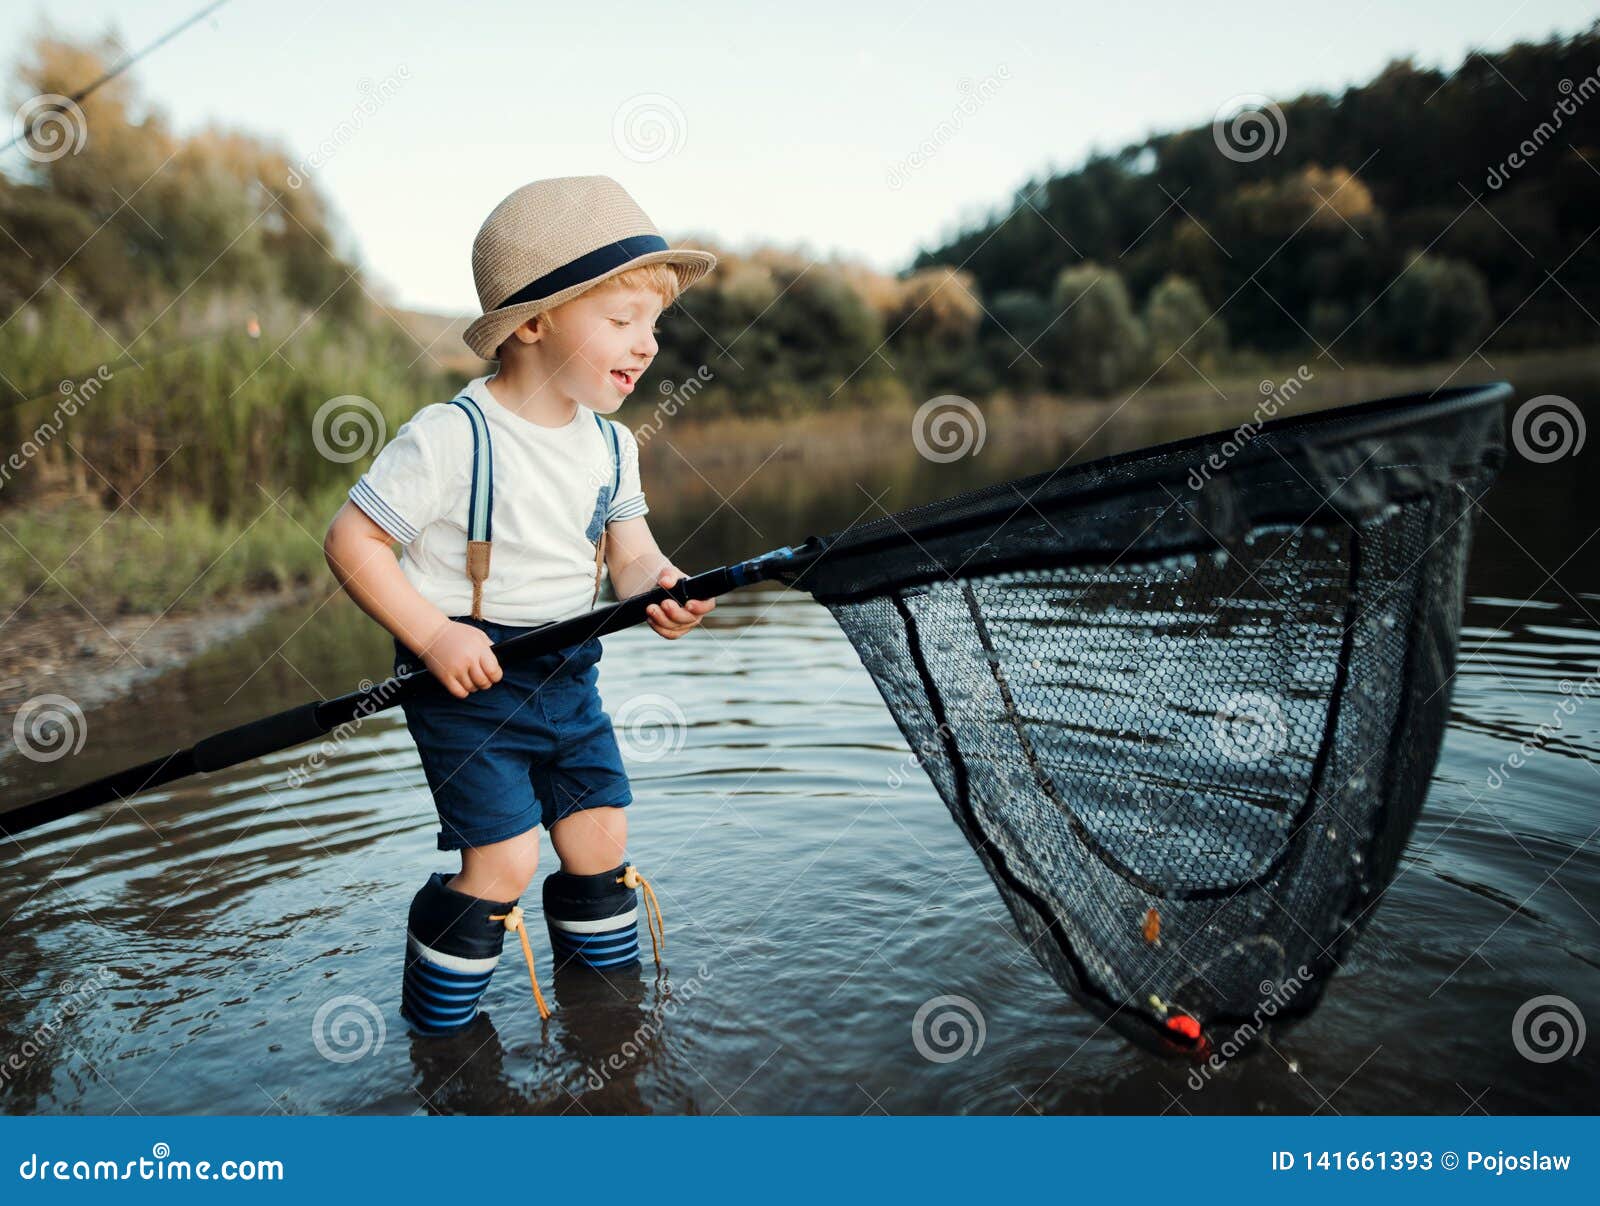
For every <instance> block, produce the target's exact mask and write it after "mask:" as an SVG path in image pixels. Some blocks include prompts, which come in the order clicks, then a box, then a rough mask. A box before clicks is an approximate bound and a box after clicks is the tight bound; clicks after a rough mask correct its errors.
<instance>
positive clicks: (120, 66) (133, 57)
mask: <svg viewBox="0 0 1600 1206" xmlns="http://www.w3.org/2000/svg"><path fill="white" fill-rule="evenodd" d="M226 3H228V0H216V2H215V3H214V4H208V5H206V7H205V8H203V9H201V10H200V11H199V12H197V13H195V14H194V15H193V16H192V17H190V18H189V19H188V20H187V21H184V22H183V23H182V24H181V25H177V26H174V27H173V28H172V29H169V30H168V31H167V32H166V33H164V34H162V35H161V36H160V37H159V38H157V39H156V40H155V41H154V42H152V43H150V45H148V46H146V47H145V48H144V49H143V50H141V51H139V52H138V53H137V54H130V55H124V56H123V59H122V61H121V62H120V63H117V64H115V65H114V66H112V67H110V68H108V69H107V70H106V71H105V72H104V73H103V74H102V75H101V76H100V78H99V79H97V80H95V81H94V82H93V83H91V84H87V85H85V86H84V87H82V88H79V89H78V90H77V91H76V92H74V93H73V94H72V95H71V96H69V97H67V98H66V100H67V103H68V104H69V105H76V104H78V102H79V101H82V100H87V99H88V97H89V95H90V94H91V93H93V92H95V91H97V90H98V89H100V88H101V87H103V86H104V85H106V84H109V83H110V82H111V81H112V80H114V79H116V78H117V77H118V76H119V75H121V74H122V73H123V72H124V71H126V70H127V69H128V68H129V67H132V66H133V65H134V64H135V63H137V62H138V61H139V60H140V59H142V58H144V57H145V55H147V54H149V53H151V52H152V51H154V50H158V49H160V48H161V47H162V46H165V45H166V44H167V43H168V42H170V41H172V39H173V38H175V37H177V36H178V35H179V34H181V33H182V32H183V31H184V30H186V29H188V28H189V27H190V26H191V25H193V24H195V23H196V22H197V21H201V20H204V19H205V18H206V17H208V16H210V15H211V14H212V13H214V12H216V11H217V9H219V8H221V7H222V6H223V5H224V4H226ZM42 117H43V114H39V115H36V117H35V120H34V121H33V122H31V123H29V124H28V125H27V127H26V128H24V129H23V131H22V132H21V133H20V134H17V135H16V136H15V137H13V138H12V139H11V141H10V142H8V143H6V144H5V146H3V147H0V154H3V153H4V152H6V151H9V150H10V149H11V148H12V147H14V146H16V145H17V143H19V142H21V141H23V139H25V138H26V139H32V137H33V132H34V128H35V126H36V125H37V124H38V121H39V120H40V119H42Z"/></svg>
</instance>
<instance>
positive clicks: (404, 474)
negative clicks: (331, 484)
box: [350, 403, 444, 544]
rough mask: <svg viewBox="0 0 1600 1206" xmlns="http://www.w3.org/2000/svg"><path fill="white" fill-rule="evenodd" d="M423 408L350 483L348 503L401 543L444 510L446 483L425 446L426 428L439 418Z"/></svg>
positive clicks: (409, 541) (410, 540) (416, 533)
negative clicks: (355, 480) (358, 508)
mask: <svg viewBox="0 0 1600 1206" xmlns="http://www.w3.org/2000/svg"><path fill="white" fill-rule="evenodd" d="M438 405H439V404H438V403H434V404H433V405H431V406H426V407H423V409H422V410H420V411H418V412H417V414H416V415H415V416H414V417H413V418H412V419H411V421H410V422H407V423H403V424H401V426H400V430H399V431H397V432H395V435H394V439H392V440H390V441H389V442H388V443H387V444H385V445H384V446H383V450H382V451H381V452H379V453H378V455H377V457H376V458H375V459H374V460H373V462H372V465H371V466H370V467H369V468H368V469H367V471H366V472H365V473H363V474H362V475H361V477H360V478H359V479H358V480H357V482H356V484H355V485H353V486H351V487H350V501H351V502H353V503H355V505H356V506H358V507H360V508H361V509H362V510H363V511H364V512H366V514H367V516H368V517H369V518H370V519H371V520H372V522H373V523H375V524H377V525H378V526H379V527H380V528H382V529H383V530H384V531H385V532H387V533H389V535H390V536H392V537H394V539H395V540H397V541H399V542H400V543H401V544H410V543H411V542H412V541H414V540H415V539H416V538H417V536H418V535H419V534H421V532H422V529H423V528H425V527H427V526H428V524H430V523H432V522H433V521H434V520H435V519H437V518H439V516H440V515H441V514H442V513H443V495H444V483H443V482H441V480H440V478H439V474H438V473H437V471H436V469H435V465H434V459H433V455H432V453H431V452H430V450H429V447H428V444H429V437H428V434H427V431H428V429H429V428H430V427H432V426H433V425H434V424H436V423H438V422H439V421H440V418H441V417H443V416H439V415H436V414H431V413H430V412H432V411H434V410H435V407H437V406H438Z"/></svg>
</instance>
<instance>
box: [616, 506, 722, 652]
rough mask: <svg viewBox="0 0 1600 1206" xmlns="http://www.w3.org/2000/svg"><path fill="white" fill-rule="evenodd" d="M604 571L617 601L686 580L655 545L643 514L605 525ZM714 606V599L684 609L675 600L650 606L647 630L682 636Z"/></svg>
mask: <svg viewBox="0 0 1600 1206" xmlns="http://www.w3.org/2000/svg"><path fill="white" fill-rule="evenodd" d="M606 569H607V570H609V571H610V573H611V589H612V591H613V592H615V594H616V596H617V598H619V599H627V598H630V597H631V596H633V595H641V594H643V593H644V592H645V591H647V590H651V589H653V588H654V587H656V586H658V585H659V586H671V585H672V584H673V583H674V582H676V581H677V580H678V579H679V578H682V577H686V575H685V574H684V572H683V571H682V570H681V569H679V568H678V567H677V566H675V565H673V564H672V560H671V558H669V557H668V556H667V555H666V554H665V553H663V552H662V551H661V549H660V547H659V546H658V545H657V544H656V538H655V537H654V536H652V535H651V534H650V524H649V523H648V522H647V521H646V520H645V517H644V516H643V515H638V516H635V517H634V518H633V519H616V520H613V521H612V522H611V523H609V524H607V525H606ZM716 605H717V601H716V600H715V599H690V600H689V604H688V606H687V607H686V606H684V605H683V604H681V603H679V602H677V601H676V600H674V599H668V600H667V601H666V602H665V603H664V604H662V603H652V604H651V605H650V608H649V611H648V616H649V620H650V627H652V628H654V629H655V630H656V631H657V632H658V633H660V634H661V635H662V636H664V637H678V636H682V635H683V634H684V633H685V632H687V631H689V629H691V628H693V627H694V626H695V625H696V624H698V623H699V622H700V617H701V616H703V615H705V614H706V612H708V611H710V610H712V608H714V607H716Z"/></svg>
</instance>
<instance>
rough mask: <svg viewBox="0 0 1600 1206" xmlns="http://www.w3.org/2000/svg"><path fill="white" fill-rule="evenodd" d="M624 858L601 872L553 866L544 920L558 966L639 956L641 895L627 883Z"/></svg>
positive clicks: (623, 962)
mask: <svg viewBox="0 0 1600 1206" xmlns="http://www.w3.org/2000/svg"><path fill="white" fill-rule="evenodd" d="M626 867H627V864H626V863H622V864H620V865H618V866H617V868H616V869H615V870H612V871H603V872H601V873H600V874H599V875H571V874H569V873H567V872H566V871H552V872H551V873H550V874H549V875H548V876H546V877H545V881H544V920H545V924H546V925H547V926H548V927H549V930H550V949H551V950H553V951H554V952H555V957H556V968H557V970H560V969H562V968H566V967H568V966H574V967H588V968H598V969H613V968H623V967H626V966H627V965H628V964H630V963H637V962H638V961H639V894H638V892H637V891H636V890H635V889H633V888H630V887H628V886H626V885H625V884H624V883H622V882H621V881H622V878H623V871H624V870H625V869H626Z"/></svg>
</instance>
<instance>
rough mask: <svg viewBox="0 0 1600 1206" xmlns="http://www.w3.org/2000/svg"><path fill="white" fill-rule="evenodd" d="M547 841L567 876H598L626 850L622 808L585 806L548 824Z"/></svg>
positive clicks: (626, 820)
mask: <svg viewBox="0 0 1600 1206" xmlns="http://www.w3.org/2000/svg"><path fill="white" fill-rule="evenodd" d="M550 843H551V845H553V846H554V847H555V848H556V857H557V858H559V859H560V860H561V869H562V870H563V871H565V872H567V873H568V874H569V875H598V874H600V872H602V871H609V870H611V869H612V868H613V867H615V866H617V865H618V864H619V863H621V862H622V859H623V856H624V855H625V854H626V853H627V850H628V812H627V809H625V808H617V807H610V806H608V807H603V808H585V809H582V810H581V811H578V812H574V813H570V814H568V815H567V816H565V817H562V818H561V820H559V821H557V822H556V823H555V824H554V825H552V826H550Z"/></svg>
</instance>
